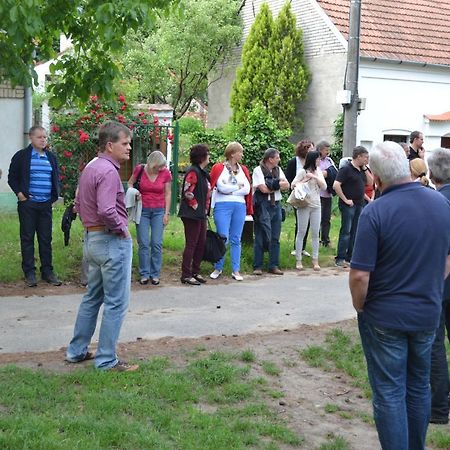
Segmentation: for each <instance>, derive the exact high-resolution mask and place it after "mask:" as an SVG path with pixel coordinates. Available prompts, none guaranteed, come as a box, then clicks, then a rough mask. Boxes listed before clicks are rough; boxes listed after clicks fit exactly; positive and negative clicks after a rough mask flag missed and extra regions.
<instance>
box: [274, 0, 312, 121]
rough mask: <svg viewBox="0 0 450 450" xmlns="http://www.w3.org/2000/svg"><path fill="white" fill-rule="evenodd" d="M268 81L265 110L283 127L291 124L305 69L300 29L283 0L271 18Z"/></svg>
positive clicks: (305, 80)
mask: <svg viewBox="0 0 450 450" xmlns="http://www.w3.org/2000/svg"><path fill="white" fill-rule="evenodd" d="M270 53H271V55H272V56H273V59H272V71H273V72H272V80H273V81H272V82H271V83H269V85H268V88H267V90H268V99H267V103H268V110H269V111H270V112H271V114H272V116H273V117H274V118H275V119H276V120H277V122H278V124H279V125H280V126H281V127H283V128H288V127H289V128H292V126H293V125H294V124H295V122H296V119H295V112H296V106H297V103H298V102H299V101H300V100H302V99H303V98H304V97H305V94H306V89H307V87H308V83H309V78H310V76H309V71H308V69H307V66H306V64H305V61H304V58H303V38H302V31H301V29H298V28H297V26H296V18H295V16H294V14H293V13H292V10H291V3H290V2H287V3H285V5H284V6H283V8H282V9H281V11H280V13H279V14H278V17H277V18H276V20H275V22H274V28H273V33H272V36H271V39H270Z"/></svg>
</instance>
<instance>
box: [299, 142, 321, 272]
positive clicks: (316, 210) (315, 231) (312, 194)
mask: <svg viewBox="0 0 450 450" xmlns="http://www.w3.org/2000/svg"><path fill="white" fill-rule="evenodd" d="M319 166H320V153H319V152H318V151H317V150H314V151H310V152H308V153H307V155H306V158H305V164H304V166H303V169H301V170H300V171H299V172H298V173H297V175H296V176H295V178H294V179H293V181H292V183H291V188H292V189H294V188H295V186H296V185H297V184H299V183H304V184H306V186H307V190H308V192H309V193H308V195H307V197H306V199H305V200H306V201H305V206H302V207H299V208H297V222H298V231H297V238H296V241H295V253H296V259H297V265H296V267H297V269H298V270H302V269H303V264H302V243H303V238H304V236H305V234H306V229H307V227H308V222H309V224H310V230H311V246H312V263H313V269H314V270H320V266H319V229H320V219H321V217H320V216H321V212H320V211H321V208H320V190H321V189H326V187H327V184H326V182H325V178H324V177H323V174H322V171H321V170H320V167H319Z"/></svg>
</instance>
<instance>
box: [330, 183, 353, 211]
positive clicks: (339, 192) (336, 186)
mask: <svg viewBox="0 0 450 450" xmlns="http://www.w3.org/2000/svg"><path fill="white" fill-rule="evenodd" d="M333 189H334V191H335V192H336V194H337V196H338V197H339V198H340V199H341V200H342V201H343V202H344V203H345V204H346V205H348V206H353V200H349V199H348V198H347V197H346V196H345V194H344V191H343V190H342V183H341V182H340V181H337V180H335V181H334V183H333Z"/></svg>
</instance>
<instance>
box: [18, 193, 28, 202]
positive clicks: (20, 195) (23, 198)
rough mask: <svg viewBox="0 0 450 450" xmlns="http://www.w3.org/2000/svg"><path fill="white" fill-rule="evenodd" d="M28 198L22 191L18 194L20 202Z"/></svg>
mask: <svg viewBox="0 0 450 450" xmlns="http://www.w3.org/2000/svg"><path fill="white" fill-rule="evenodd" d="M26 199H27V198H26V197H25V195H23V194H22V192H19V193H18V194H17V200H19V202H24V201H25V200H26Z"/></svg>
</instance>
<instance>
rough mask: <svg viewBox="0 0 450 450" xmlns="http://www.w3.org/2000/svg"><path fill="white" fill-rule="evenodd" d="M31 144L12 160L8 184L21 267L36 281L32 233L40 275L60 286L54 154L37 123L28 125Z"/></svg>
mask: <svg viewBox="0 0 450 450" xmlns="http://www.w3.org/2000/svg"><path fill="white" fill-rule="evenodd" d="M29 137H30V145H29V146H28V147H26V148H24V149H22V150H19V151H18V152H17V153H16V154H15V155H14V156H13V157H12V160H11V164H10V166H9V173H8V184H9V186H10V187H11V189H12V190H13V191H14V193H15V194H16V196H17V200H18V202H17V211H18V213H19V222H20V247H21V252H22V270H23V272H24V274H25V280H26V283H27V285H28V286H30V287H33V286H36V285H37V281H36V267H35V263H34V236H35V234H36V235H37V238H38V244H39V257H40V260H41V276H42V279H43V280H45V281H47V282H48V283H50V284H52V285H54V286H59V285H61V281H59V280H58V278H56V276H55V274H54V273H53V266H52V203H53V202H55V201H56V200H57V199H58V196H59V170H58V162H57V160H56V156H55V155H54V154H53V153H52V152H50V151H49V150H47V134H46V132H45V129H44V128H42V127H39V126H34V127H31V128H30V131H29Z"/></svg>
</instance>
